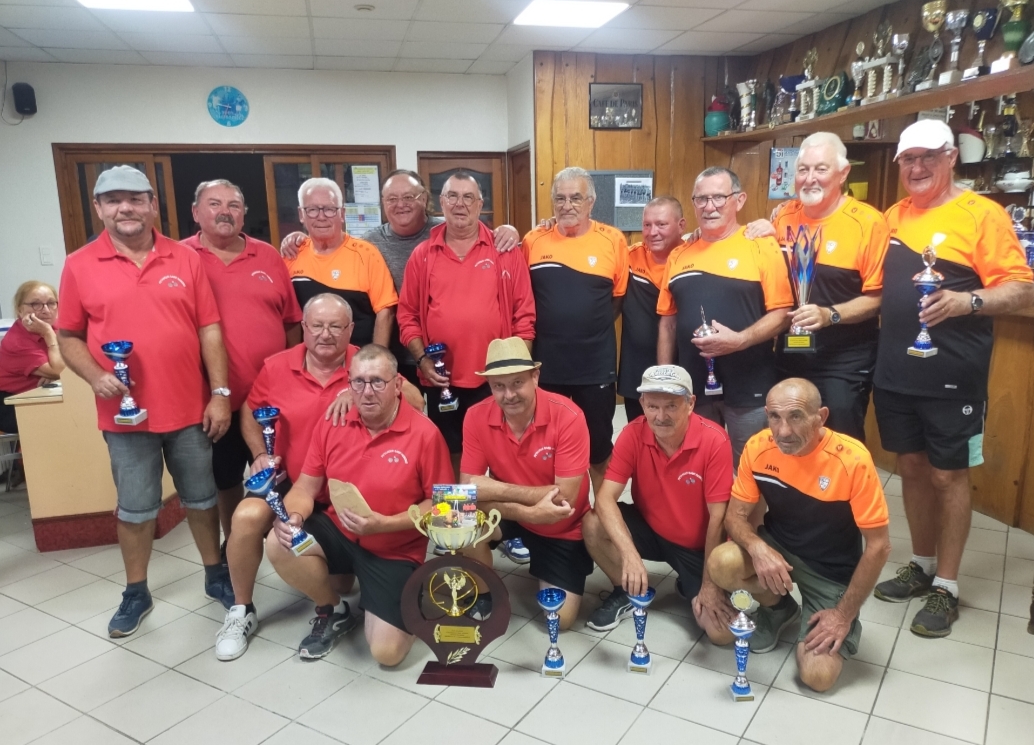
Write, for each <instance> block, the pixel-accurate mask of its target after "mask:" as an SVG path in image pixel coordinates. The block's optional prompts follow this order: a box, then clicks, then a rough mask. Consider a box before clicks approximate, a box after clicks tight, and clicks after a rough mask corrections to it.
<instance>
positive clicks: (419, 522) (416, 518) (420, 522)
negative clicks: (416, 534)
mask: <svg viewBox="0 0 1034 745" xmlns="http://www.w3.org/2000/svg"><path fill="white" fill-rule="evenodd" d="M406 514H407V515H409V519H410V520H412V521H413V527H415V528H416V529H417V530H419V531H420V532H421V533H422V534H423V535H424V537H425V538H429V537H430V536H428V535H427V530H426V529H425V528H424V515H423V513H421V512H420V505H418V504H411V505H409V509H408V510H407V511H406Z"/></svg>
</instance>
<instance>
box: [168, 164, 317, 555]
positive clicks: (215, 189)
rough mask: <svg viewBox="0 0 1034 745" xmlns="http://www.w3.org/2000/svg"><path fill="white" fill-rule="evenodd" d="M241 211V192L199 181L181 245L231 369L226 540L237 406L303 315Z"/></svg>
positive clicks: (223, 457)
mask: <svg viewBox="0 0 1034 745" xmlns="http://www.w3.org/2000/svg"><path fill="white" fill-rule="evenodd" d="M247 211H248V208H247V206H246V205H245V203H244V194H243V192H241V190H240V187H238V186H236V185H234V184H232V183H231V182H229V181H226V180H225V179H217V180H215V181H202V182H201V183H200V184H198V187H197V190H196V191H195V192H194V205H193V214H194V222H196V223H197V224H198V225H199V226H200V228H201V229H200V230H199V231H198V233H197V235H192V236H190V237H189V238H187V239H185V240H183V241H181V243H183V245H185V246H189V247H190V248H193V249H194V250H195V251H197V253H198V256H200V257H201V263H202V265H203V266H204V267H205V274H206V275H207V276H208V281H209V282H210V283H211V284H212V292H213V293H214V294H215V302H216V305H217V306H218V307H219V316H220V318H221V319H222V324H223V343H224V344H225V345H226V355H227V358H228V360H229V365H230V390H231V391H232V393H231V395H230V410H231V411H232V412H233V414H232V418H231V419H230V428H229V429H228V430H227V431H226V436H225V437H223V438H221V439H220V440H219V441H218V442H216V443H214V444H213V445H212V471H213V473H214V475H215V486H216V489H218V490H219V521H220V522H221V523H222V526H223V534H224V535H226V536H229V535H230V528H231V518H232V517H233V511H234V510H235V509H236V508H237V505H238V504H239V503H240V501H241V497H242V496H243V495H244V492H243V489H242V486H241V476H242V475H243V474H244V469H245V468H247V466H248V464H249V463H250V462H251V452H250V451H249V450H248V446H247V445H246V444H245V442H244V438H243V437H242V436H241V425H240V408H241V404H243V403H244V399H245V398H246V397H247V395H248V391H250V390H251V385H252V383H254V382H255V377H256V376H257V375H258V373H259V370H261V369H262V363H263V362H265V360H266V358H267V357H269V356H270V355H272V354H276V353H277V352H281V351H283V350H284V349H285V348H287V347H290V346H294V345H295V344H297V343H298V342H300V341H301V338H302V337H301V329H300V327H299V325H298V322H299V321H301V320H302V309H301V308H300V307H298V300H297V298H296V297H295V294H294V289H293V288H292V287H291V278H290V276H289V275H288V274H287V267H286V266H284V262H283V259H281V258H280V254H279V253H277V250H276V249H275V248H273V247H272V246H271V245H269V244H268V243H264V242H263V241H259V240H256V239H254V238H252V237H250V236H247V235H245V234H244V232H243V230H244V215H245V213H247Z"/></svg>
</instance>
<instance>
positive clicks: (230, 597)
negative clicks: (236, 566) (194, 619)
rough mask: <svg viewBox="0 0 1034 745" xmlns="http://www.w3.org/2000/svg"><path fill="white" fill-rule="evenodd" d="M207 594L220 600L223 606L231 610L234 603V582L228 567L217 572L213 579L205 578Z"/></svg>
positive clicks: (213, 598)
mask: <svg viewBox="0 0 1034 745" xmlns="http://www.w3.org/2000/svg"><path fill="white" fill-rule="evenodd" d="M205 595H207V596H208V597H210V598H212V600H218V601H219V602H220V603H222V604H223V608H225V609H226V610H230V608H232V607H233V605H234V602H235V601H234V594H233V584H232V583H231V582H230V572H229V571H228V570H226V569H224V570H223V571H221V572H219V573H218V574H216V575H215V576H214V577H212V579H211V580H209V579H207V578H206V579H205Z"/></svg>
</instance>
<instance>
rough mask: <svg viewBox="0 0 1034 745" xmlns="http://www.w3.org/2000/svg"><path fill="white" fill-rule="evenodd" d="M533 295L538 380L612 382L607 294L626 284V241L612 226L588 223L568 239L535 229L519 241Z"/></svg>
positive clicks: (613, 343) (611, 321)
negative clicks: (539, 377) (539, 369)
mask: <svg viewBox="0 0 1034 745" xmlns="http://www.w3.org/2000/svg"><path fill="white" fill-rule="evenodd" d="M521 249H522V250H523V251H524V258H525V259H527V261H528V266H529V268H530V270H531V288H532V291H533V292H534V293H535V311H536V315H537V317H536V322H535V359H537V360H539V361H541V362H542V382H543V383H552V384H554V385H589V384H596V383H599V384H606V383H613V382H614V380H615V379H616V378H617V369H616V368H617V341H616V338H615V334H614V306H613V298H615V297H620V296H622V295H624V294H625V287H626V285H627V284H628V244H627V243H626V242H625V236H624V234H622V233H621V231H619V230H618V229H616V228H612V227H610V226H609V225H604V224H603V223H599V222H596V221H595V220H593V221H592V223H591V225H590V227H589V231H588V232H587V233H585V235H580V236H578V237H576V238H568V237H567V236H565V235H563V234H561V233H560V232H559V231H558V230H557V229H556V227H553V228H550V229H548V230H547V229H543V228H536V229H535V230H533V231H531V232H530V233H528V234H527V235H526V236H524V241H523V242H522V243H521Z"/></svg>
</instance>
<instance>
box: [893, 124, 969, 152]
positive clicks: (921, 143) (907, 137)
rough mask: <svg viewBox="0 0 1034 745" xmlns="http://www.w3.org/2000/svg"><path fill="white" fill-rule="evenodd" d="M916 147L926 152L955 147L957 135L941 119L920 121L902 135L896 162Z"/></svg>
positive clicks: (907, 128) (909, 126) (906, 128)
mask: <svg viewBox="0 0 1034 745" xmlns="http://www.w3.org/2000/svg"><path fill="white" fill-rule="evenodd" d="M914 147H921V148H924V149H925V150H940V149H941V148H942V147H955V133H954V132H952V131H951V127H949V126H948V125H947V124H945V123H944V122H942V121H941V120H940V119H920V120H919V121H918V122H916V123H915V124H909V125H908V126H907V127H905V131H904V132H902V133H901V139H900V140H898V151H897V152H896V153H895V154H894V160H897V159H898V158H899V157H900V156H901V154H902V153H903V152H905V151H906V150H911V149H912V148H914Z"/></svg>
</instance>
